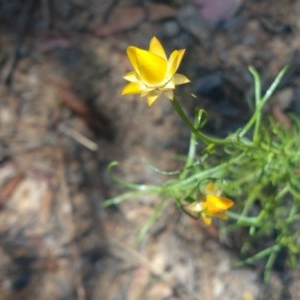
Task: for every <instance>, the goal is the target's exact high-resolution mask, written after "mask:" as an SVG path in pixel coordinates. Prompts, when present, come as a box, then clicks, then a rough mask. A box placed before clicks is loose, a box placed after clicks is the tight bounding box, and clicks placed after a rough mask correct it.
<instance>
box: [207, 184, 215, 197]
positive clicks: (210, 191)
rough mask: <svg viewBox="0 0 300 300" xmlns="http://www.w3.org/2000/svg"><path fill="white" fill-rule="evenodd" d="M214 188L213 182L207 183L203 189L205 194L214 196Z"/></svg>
mask: <svg viewBox="0 0 300 300" xmlns="http://www.w3.org/2000/svg"><path fill="white" fill-rule="evenodd" d="M215 191H216V186H215V184H214V183H213V182H209V183H208V184H207V185H206V187H205V194H214V192H215Z"/></svg>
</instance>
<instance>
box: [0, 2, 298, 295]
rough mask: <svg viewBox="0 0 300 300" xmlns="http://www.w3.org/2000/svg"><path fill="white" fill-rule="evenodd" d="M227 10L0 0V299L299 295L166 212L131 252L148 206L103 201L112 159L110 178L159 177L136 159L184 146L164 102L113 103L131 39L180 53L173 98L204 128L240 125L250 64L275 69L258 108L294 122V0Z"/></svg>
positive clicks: (109, 191) (293, 285)
mask: <svg viewBox="0 0 300 300" xmlns="http://www.w3.org/2000/svg"><path fill="white" fill-rule="evenodd" d="M224 1H225V0H224ZM239 2H240V6H239V7H238V8H237V10H235V12H234V13H233V14H232V16H231V15H230V17H228V19H227V20H219V21H215V20H214V22H212V21H211V20H207V19H205V18H204V17H203V15H201V11H200V9H199V7H197V6H195V5H194V3H191V2H190V1H187V0H186V1H184V0H169V1H149V0H148V1H146V0H145V1H138V0H136V1H133V0H132V1H129V0H123V1H122V0H66V1H58V0H53V1H48V0H43V1H38V0H27V1H22V0H19V1H18V0H11V1H4V0H1V1H0V22H1V24H0V33H1V34H0V45H1V47H0V99H1V102H0V129H1V130H0V238H1V240H0V241H1V242H0V299H1V300H25V299H26V300H27V299H28V300H32V299H37V300H56V299H57V300H58V299H59V300H77V299H78V300H87V299H93V300H99V299H100V300H102V299H103V300H121V299H124V300H125V299H126V300H127V299H128V300H148V299H149V300H154V299H155V300H160V299H161V300H162V299H180V300H185V299H187V300H194V299H195V300H198V299H200V300H229V299H230V300H240V299H241V300H264V299H269V300H272V299H274V300H280V299H284V300H285V299H292V300H296V299H299V298H300V268H298V269H295V270H289V269H287V268H278V269H276V270H274V271H273V272H272V274H271V280H270V282H269V284H268V285H263V282H262V277H261V266H259V265H258V266H253V267H251V268H250V267H248V268H246V267H243V268H241V267H240V268H236V267H233V263H234V262H235V261H237V260H238V259H239V253H238V249H239V248H238V245H239V241H240V240H241V239H242V237H240V236H237V237H236V238H235V240H232V241H226V242H224V241H220V240H219V238H218V233H219V232H218V231H219V230H218V227H217V226H216V225H214V226H211V227H209V228H206V227H205V226H204V225H203V224H202V222H201V221H194V220H191V219H190V218H189V217H188V216H185V215H182V214H181V213H180V212H179V211H177V210H176V208H175V207H174V205H173V203H170V204H169V205H168V206H167V208H166V209H165V210H164V212H163V214H162V215H161V217H160V218H159V220H158V221H157V223H156V224H155V226H154V227H153V228H152V229H151V231H150V233H149V234H148V235H147V236H146V237H145V239H144V240H143V241H142V243H141V244H140V245H138V246H135V245H134V239H135V236H136V234H137V233H138V231H139V229H141V227H142V226H143V224H145V220H147V218H148V217H149V216H150V214H151V211H152V208H153V205H154V204H155V203H156V202H157V201H158V199H155V198H153V197H152V198H150V197H147V198H141V199H135V200H134V201H127V202H123V203H122V204H120V205H118V206H114V207H109V208H105V209H103V208H102V207H101V204H102V203H103V201H104V200H105V199H107V198H109V197H112V196H115V195H118V194H119V193H121V192H122V191H123V189H122V188H121V187H120V186H118V185H116V184H114V183H113V182H112V181H111V179H110V177H109V175H108V173H107V169H106V168H107V166H108V164H109V163H110V162H111V161H118V162H119V166H118V168H117V169H116V170H115V175H117V176H118V177H119V178H122V179H125V180H127V181H129V182H140V183H143V182H145V183H155V184H159V183H160V182H161V181H162V180H163V179H164V178H165V177H164V176H162V175H157V174H156V173H155V172H154V171H153V170H151V169H149V168H148V167H147V165H145V163H144V161H145V160H146V161H147V162H149V163H151V164H153V165H155V166H156V167H158V168H160V169H163V170H173V169H175V168H176V167H177V164H178V161H177V160H176V159H175V158H176V156H177V155H182V154H185V151H186V150H187V145H188V139H189V136H188V132H187V131H186V130H185V128H184V127H183V126H182V124H181V122H180V120H179V119H178V118H177V117H176V115H175V113H174V111H173V110H172V106H171V105H170V103H169V101H163V100H162V101H158V102H157V103H155V104H154V105H153V106H152V107H151V108H150V109H149V108H148V107H147V105H146V102H145V101H143V100H141V99H140V98H139V97H135V96H128V97H122V96H121V95H120V91H121V89H122V87H123V86H124V84H125V81H124V80H123V79H122V76H123V75H124V74H125V73H126V72H127V71H129V70H130V65H129V62H128V59H127V57H126V48H127V47H128V46H129V45H136V46H140V47H143V48H146V47H148V43H149V40H150V39H151V37H152V36H154V35H155V36H157V37H158V38H159V39H160V40H161V41H162V42H163V44H164V45H165V46H166V48H167V50H168V51H169V52H170V51H172V50H173V49H181V48H186V49H187V52H186V56H185V58H184V62H183V64H182V66H181V73H183V74H186V75H187V76H188V77H189V78H190V79H191V84H190V85H188V86H186V87H185V88H184V90H183V91H184V92H186V93H191V92H193V93H195V94H196V95H197V96H198V98H197V100H195V99H194V98H191V97H187V99H182V100H183V102H184V106H185V108H186V109H187V110H188V111H190V112H191V116H192V109H193V107H195V106H197V107H199V106H202V107H203V108H205V109H206V110H207V112H208V114H209V118H210V119H209V122H208V124H207V130H208V131H209V132H211V133H215V134H217V135H220V136H222V135H224V134H226V133H228V132H230V131H232V130H234V129H236V128H237V127H238V126H239V125H241V124H243V122H244V121H245V120H246V119H247V117H248V116H249V112H250V111H251V99H252V95H253V89H252V79H251V76H250V75H249V72H248V66H249V65H253V66H254V67H255V68H257V69H258V70H259V71H260V72H261V75H262V79H263V85H264V86H267V85H268V84H269V83H270V81H271V80H272V79H273V78H274V77H275V76H276V74H277V73H278V72H279V71H280V69H281V68H282V67H283V66H285V65H287V64H289V65H290V66H291V67H290V69H289V71H288V73H287V75H286V76H285V79H284V80H283V82H282V84H281V86H280V88H279V91H278V93H277V94H276V96H275V97H274V99H273V100H272V103H271V104H270V105H269V107H268V112H269V113H272V114H273V116H274V117H275V118H276V119H277V120H278V122H283V123H288V122H289V118H288V115H287V114H286V112H287V111H293V112H294V113H296V114H300V98H299V95H300V84H299V82H300V81H299V77H300V54H299V53H300V22H299V20H300V1H299V0H286V1H272V0H264V1H261V0H253V1H244V2H242V1H239ZM268 112H266V113H268Z"/></svg>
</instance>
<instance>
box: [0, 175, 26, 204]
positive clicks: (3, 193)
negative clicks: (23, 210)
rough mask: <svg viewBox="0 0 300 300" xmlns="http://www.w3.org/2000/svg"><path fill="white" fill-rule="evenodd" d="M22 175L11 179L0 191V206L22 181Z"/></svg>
mask: <svg viewBox="0 0 300 300" xmlns="http://www.w3.org/2000/svg"><path fill="white" fill-rule="evenodd" d="M23 177H24V174H22V173H18V174H17V175H15V176H14V177H13V178H11V179H10V180H9V181H8V182H7V183H6V184H5V185H4V186H3V187H2V188H1V190H0V206H2V205H3V204H4V202H5V201H6V200H7V199H8V198H9V197H10V195H11V194H12V192H13V191H14V190H15V188H16V187H17V186H18V184H19V183H20V181H21V180H22V179H23Z"/></svg>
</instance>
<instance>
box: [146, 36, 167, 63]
mask: <svg viewBox="0 0 300 300" xmlns="http://www.w3.org/2000/svg"><path fill="white" fill-rule="evenodd" d="M149 51H150V52H151V53H153V54H156V55H158V56H161V57H162V58H164V59H166V60H167V56H166V53H165V50H164V48H163V46H162V45H161V43H160V41H159V40H158V39H157V38H156V37H155V36H154V37H153V38H152V39H151V41H150V46H149Z"/></svg>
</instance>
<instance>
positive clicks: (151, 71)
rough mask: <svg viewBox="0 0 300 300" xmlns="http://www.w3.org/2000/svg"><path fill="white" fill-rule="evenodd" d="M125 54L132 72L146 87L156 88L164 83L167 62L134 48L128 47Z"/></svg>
mask: <svg viewBox="0 0 300 300" xmlns="http://www.w3.org/2000/svg"><path fill="white" fill-rule="evenodd" d="M127 54H128V57H129V60H130V62H131V64H132V66H133V68H134V70H135V71H136V72H137V73H138V75H139V76H140V78H141V80H142V81H143V82H144V83H145V84H146V85H148V86H150V87H156V86H160V85H161V84H162V83H164V82H165V80H166V79H165V78H166V72H167V67H168V62H167V60H165V59H163V58H162V57H161V56H158V55H156V54H153V53H150V52H149V51H146V50H143V49H140V48H136V47H128V49H127Z"/></svg>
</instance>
